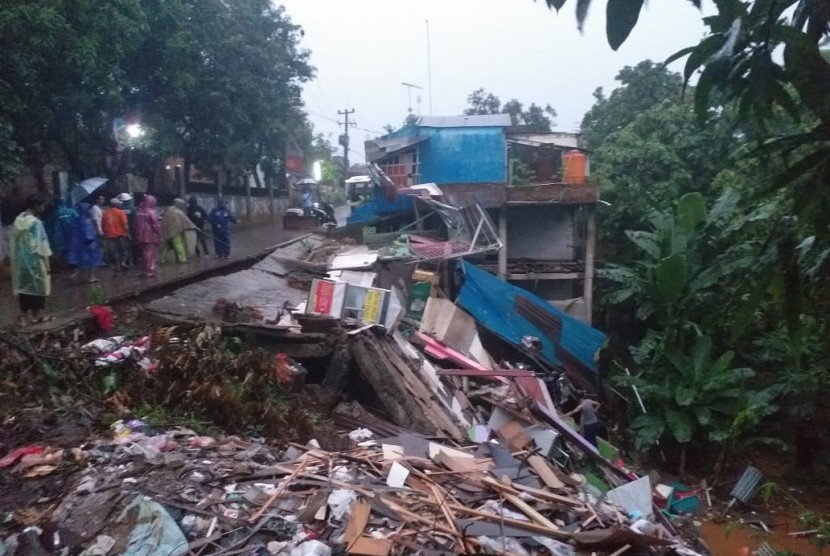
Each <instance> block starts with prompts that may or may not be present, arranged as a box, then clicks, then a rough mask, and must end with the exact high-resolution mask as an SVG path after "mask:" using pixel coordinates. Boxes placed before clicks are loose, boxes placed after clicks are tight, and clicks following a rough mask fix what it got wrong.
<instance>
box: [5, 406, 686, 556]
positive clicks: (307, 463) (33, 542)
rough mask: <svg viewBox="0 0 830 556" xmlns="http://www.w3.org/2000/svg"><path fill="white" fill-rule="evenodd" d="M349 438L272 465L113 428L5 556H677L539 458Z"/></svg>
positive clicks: (580, 481) (217, 448) (256, 457)
mask: <svg viewBox="0 0 830 556" xmlns="http://www.w3.org/2000/svg"><path fill="white" fill-rule="evenodd" d="M344 436H346V434H345V433H344ZM348 436H349V437H350V438H351V439H352V443H353V446H354V447H353V448H351V449H348V450H344V451H340V452H330V451H326V450H323V449H322V448H321V447H320V445H319V444H318V443H317V442H316V441H311V442H309V444H307V445H305V446H300V445H297V444H292V445H290V446H289V447H288V448H287V449H285V450H283V451H282V452H277V451H275V450H274V449H273V448H271V447H269V446H268V445H266V444H264V443H262V442H255V441H246V440H242V439H240V438H238V437H232V436H231V437H224V438H213V437H205V436H199V435H197V434H196V433H195V432H193V431H190V430H187V429H184V428H181V427H178V428H174V429H168V430H154V429H152V428H151V427H148V426H147V425H146V424H145V423H143V422H141V421H133V422H119V423H116V424H115V425H114V426H113V433H112V437H111V438H108V439H105V440H98V441H93V442H89V443H87V444H84V445H82V446H80V447H78V448H77V449H75V450H72V457H71V458H63V460H61V459H60V458H59V457H57V456H54V457H53V463H52V464H51V465H63V466H68V467H72V468H74V469H76V472H75V473H74V474H73V475H72V480H71V481H69V482H68V483H67V486H68V488H67V491H66V495H65V496H64V497H63V498H62V499H47V500H39V501H37V502H38V505H36V506H35V504H33V507H30V508H22V509H18V510H15V511H13V512H11V513H10V514H8V515H7V516H5V518H4V521H3V522H4V523H5V524H6V525H5V526H8V525H9V524H14V525H15V526H16V530H18V531H19V532H17V533H15V534H12V535H9V536H7V537H6V538H5V539H4V540H3V541H2V543H0V547H3V549H4V554H5V556H14V555H16V554H32V553H46V552H53V553H70V554H78V553H81V554H84V555H87V556H92V555H105V554H130V555H146V556H150V555H158V556H163V555H167V556H170V555H173V556H176V555H184V554H187V553H196V554H216V555H218V554H241V553H244V554H275V555H281V554H284V555H291V556H297V555H311V554H318V555H326V554H344V553H345V554H366V555H386V554H414V553H421V554H441V553H491V554H517V555H524V554H527V555H530V554H555V555H561V556H565V555H575V554H583V553H584V554H591V553H597V554H610V553H615V554H622V553H623V552H622V550H623V549H624V548H625V550H631V553H637V552H638V551H641V550H643V549H647V548H654V549H660V550H673V548H672V547H673V546H674V544H675V543H674V541H672V540H670V537H671V535H670V534H669V532H668V531H666V530H665V529H664V528H663V527H662V526H660V525H655V524H652V523H650V522H648V521H645V520H644V519H638V518H631V517H629V515H630V511H629V510H628V509H627V508H626V507H625V505H623V504H619V503H618V502H612V497H610V496H602V495H600V494H599V493H598V492H596V491H595V490H594V489H593V488H592V487H591V486H590V485H589V484H587V483H586V481H585V479H584V477H582V476H581V475H579V474H575V473H572V474H565V473H563V472H561V471H560V470H558V469H557V468H556V467H555V466H553V465H551V464H550V463H549V462H547V461H546V460H545V459H544V458H542V457H541V456H539V455H538V453H535V452H534V451H533V450H518V451H516V450H511V449H510V448H509V447H508V445H507V444H506V443H504V441H496V440H494V441H491V442H483V443H480V444H478V445H476V446H473V447H462V446H459V445H458V444H456V443H453V442H451V441H446V440H444V441H434V440H431V439H429V438H427V437H425V436H422V435H417V434H412V433H401V434H397V435H395V436H392V437H388V438H377V437H376V436H375V433H373V432H372V431H371V430H369V429H358V430H355V431H352V433H351V434H349V435H348ZM49 453H53V454H55V453H61V452H54V451H52V452H50V450H49V449H48V448H46V447H31V448H27V449H24V450H22V451H18V452H16V453H14V454H11V455H9V456H8V457H6V458H4V459H3V460H2V462H0V463H2V464H3V465H5V466H7V468H8V467H9V466H15V467H13V468H12V469H13V470H12V473H15V474H16V473H20V472H24V471H25V469H27V468H28V469H31V468H30V467H26V465H24V463H23V462H24V460H25V458H28V457H31V456H37V457H38V458H41V459H43V458H45V457H47V454H49ZM61 455H62V453H61ZM39 461H40V460H39ZM43 465H47V464H43ZM21 480H37V479H36V478H32V479H22V478H21ZM33 502H34V501H33ZM682 550H684V549H681V552H680V553H682V554H691V552H688V551H686V552H682Z"/></svg>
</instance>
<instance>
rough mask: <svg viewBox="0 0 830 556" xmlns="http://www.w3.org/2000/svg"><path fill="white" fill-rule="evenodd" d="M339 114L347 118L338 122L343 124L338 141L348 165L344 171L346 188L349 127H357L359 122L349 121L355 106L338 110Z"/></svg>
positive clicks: (344, 161)
mask: <svg viewBox="0 0 830 556" xmlns="http://www.w3.org/2000/svg"><path fill="white" fill-rule="evenodd" d="M337 114H338V115H339V116H343V119H344V120H346V121H345V122H337V124H338V125H342V126H343V134H342V135H341V136H340V137H339V138H338V142H339V143H340V145H341V146H342V147H343V163H344V165H345V166H346V169H345V171H344V172H343V188H344V189H345V187H346V183H345V181H346V180H347V179H348V177H349V168H350V165H349V127H355V126H356V125H357V124H356V123H355V122H350V121H349V114H354V108H352V109H351V110H349V109H348V108H347V109H345V110H338V111H337Z"/></svg>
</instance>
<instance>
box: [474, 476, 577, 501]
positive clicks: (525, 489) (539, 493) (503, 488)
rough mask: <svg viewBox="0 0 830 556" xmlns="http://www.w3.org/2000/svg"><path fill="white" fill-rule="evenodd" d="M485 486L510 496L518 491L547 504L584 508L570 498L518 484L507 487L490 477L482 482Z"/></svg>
mask: <svg viewBox="0 0 830 556" xmlns="http://www.w3.org/2000/svg"><path fill="white" fill-rule="evenodd" d="M482 482H483V483H484V484H485V485H486V486H489V487H492V488H495V489H496V490H499V491H504V492H509V493H511V494H519V491H521V492H526V493H528V494H532V495H533V496H536V497H538V498H542V499H544V500H547V501H549V502H559V503H560V504H564V505H566V506H570V507H572V508H585V504H583V503H582V502H580V501H579V500H574V499H572V498H568V497H567V496H561V495H559V494H554V493H552V492H548V491H546V490H540V489H538V488H533V487H528V486H524V485H521V484H519V483H510V484H508V485H505V484H502V483H500V482H499V481H497V480H495V479H492V478H490V477H486V478H484V479H483V481H482Z"/></svg>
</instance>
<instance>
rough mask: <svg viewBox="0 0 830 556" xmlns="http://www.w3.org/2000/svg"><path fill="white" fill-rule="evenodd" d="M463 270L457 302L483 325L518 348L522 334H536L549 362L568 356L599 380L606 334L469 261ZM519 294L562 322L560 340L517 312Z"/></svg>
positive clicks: (560, 362) (559, 364) (594, 380)
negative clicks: (599, 361)
mask: <svg viewBox="0 0 830 556" xmlns="http://www.w3.org/2000/svg"><path fill="white" fill-rule="evenodd" d="M463 270H464V275H465V277H464V286H463V287H462V288H461V294H460V295H459V296H458V300H457V302H458V304H459V305H461V307H463V308H464V309H465V310H466V311H467V312H468V313H470V314H471V315H472V316H473V317H474V318H475V319H476V320H477V321H478V322H479V323H480V324H481V325H482V326H484V327H485V328H487V329H488V330H490V331H492V332H493V333H495V334H496V335H497V336H499V337H501V338H502V339H504V340H506V341H507V342H509V343H511V344H513V345H514V346H517V347H519V348H521V347H522V337H523V336H535V337H537V338H539V339H540V340H541V343H542V356H543V357H544V359H545V360H546V361H547V362H548V363H550V364H552V365H557V366H561V365H562V359H563V358H565V357H567V358H568V359H571V360H573V361H576V362H577V363H578V364H579V365H580V367H582V370H583V371H585V372H587V373H589V375H592V376H588V377H587V378H588V379H589V380H590V381H591V382H594V383H595V382H596V373H597V366H596V362H595V361H594V357H595V356H596V354H597V352H598V351H599V349H600V348H601V347H602V345H603V344H604V343H605V334H603V333H602V332H600V331H599V330H597V329H596V328H593V327H592V326H589V325H587V324H585V323H583V322H582V321H579V320H577V319H575V318H573V317H571V316H570V315H568V314H566V313H564V312H562V311H560V310H559V309H557V308H556V307H554V306H553V305H551V304H550V303H548V302H547V301H545V300H544V299H542V298H541V297H539V296H537V295H534V294H533V293H531V292H529V291H527V290H524V289H522V288H519V287H516V286H514V285H512V284H509V283H507V282H505V281H503V280H501V279H500V278H498V277H496V276H494V275H492V274H490V273H489V272H486V271H484V270H482V269H480V268H478V267H477V266H475V265H473V264H470V263H468V262H467V261H464V262H463ZM519 296H521V297H523V298H524V299H526V300H527V301H529V302H530V303H532V304H533V305H535V306H537V307H539V308H540V309H542V310H544V311H546V312H547V313H549V314H550V315H551V316H553V317H556V318H558V319H559V320H560V321H561V322H562V333H561V334H560V337H559V341H558V342H554V340H553V339H551V338H549V337H548V336H546V335H545V333H544V332H543V331H542V330H540V329H539V328H537V327H536V326H535V325H534V324H533V323H531V322H530V321H528V320H527V319H526V318H524V317H523V316H521V315H520V314H519V313H518V312H517V310H516V298H517V297H519Z"/></svg>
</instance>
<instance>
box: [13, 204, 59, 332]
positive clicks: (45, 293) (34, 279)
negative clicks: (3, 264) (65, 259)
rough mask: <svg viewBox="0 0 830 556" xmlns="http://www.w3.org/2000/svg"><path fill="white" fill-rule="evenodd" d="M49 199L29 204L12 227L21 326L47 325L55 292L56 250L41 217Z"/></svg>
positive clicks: (15, 280)
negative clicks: (48, 301) (52, 265)
mask: <svg viewBox="0 0 830 556" xmlns="http://www.w3.org/2000/svg"><path fill="white" fill-rule="evenodd" d="M45 208H46V199H45V198H44V197H43V196H41V195H38V194H34V195H31V196H30V197H29V198H28V199H27V200H26V210H24V211H23V212H22V213H20V215H19V216H18V217H17V218H16V219H15V221H14V224H13V225H12V232H11V241H10V242H9V243H10V245H9V247H10V249H9V251H10V252H9V255H10V259H11V268H12V290H13V292H14V295H16V296H17V299H18V303H19V305H20V320H19V323H20V325H21V326H25V325H27V324H32V323H38V322H44V321H46V320H51V319H47V318H46V317H44V315H43V310H44V309H45V308H46V298H47V297H49V294H50V293H51V288H52V282H51V276H50V268H49V257H50V256H52V249H51V248H50V247H49V239H48V238H47V236H46V228H45V227H44V226H43V222H41V220H40V218H38V216H40V215H41V214H43V211H44V209H45Z"/></svg>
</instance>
